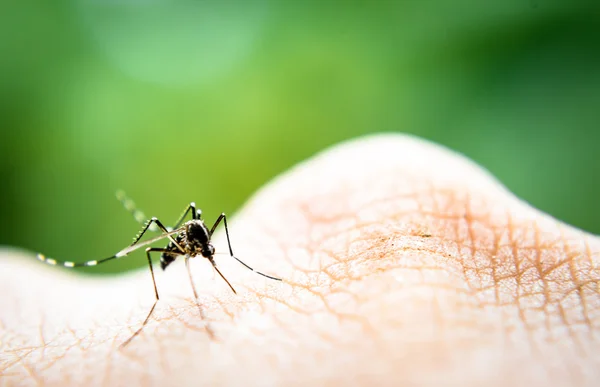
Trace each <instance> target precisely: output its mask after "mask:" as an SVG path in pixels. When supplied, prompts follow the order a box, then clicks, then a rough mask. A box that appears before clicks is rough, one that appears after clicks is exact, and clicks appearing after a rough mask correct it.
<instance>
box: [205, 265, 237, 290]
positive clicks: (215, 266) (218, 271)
mask: <svg viewBox="0 0 600 387" xmlns="http://www.w3.org/2000/svg"><path fill="white" fill-rule="evenodd" d="M210 263H211V264H212V265H213V267H214V268H215V270H216V271H217V273H219V275H220V276H221V278H223V280H224V281H225V282H227V285H229V288H231V290H232V291H233V293H234V294H237V292H236V291H235V289H234V288H233V286H231V284H230V283H229V281H228V280H227V278H225V276H224V275H223V274H222V273H221V271H220V270H219V269H218V268H217V264H216V263H215V261H214V260H212V259H210Z"/></svg>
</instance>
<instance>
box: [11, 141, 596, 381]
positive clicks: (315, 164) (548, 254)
mask: <svg viewBox="0 0 600 387" xmlns="http://www.w3.org/2000/svg"><path fill="white" fill-rule="evenodd" d="M574 200H576V199H574ZM207 222H210V221H208V220H207ZM222 231H223V230H221V231H220V233H218V234H217V235H216V237H215V239H214V245H215V247H216V248H217V250H218V251H220V252H226V250H227V249H226V246H227V245H226V240H225V236H224V233H223V232H222ZM230 235H231V241H232V246H233V248H234V253H235V254H236V256H238V257H240V258H241V259H243V260H244V261H245V262H246V263H248V264H249V265H250V266H253V267H254V268H256V269H258V270H261V271H263V272H266V273H268V274H272V275H275V276H278V277H281V278H282V279H283V282H277V281H272V280H269V279H266V278H264V277H260V276H258V275H256V274H255V273H252V272H251V271H249V270H247V269H245V268H244V267H243V266H241V265H239V264H238V263H237V262H235V261H234V260H233V259H231V258H229V257H228V256H227V255H226V254H222V255H217V256H216V261H217V264H218V266H219V268H220V270H221V271H222V272H223V273H224V274H225V276H226V277H227V278H228V279H229V280H230V281H231V283H232V284H233V286H234V287H235V288H236V289H237V291H238V295H237V296H236V295H234V294H233V293H232V292H231V291H230V290H229V288H228V287H227V285H226V284H225V283H224V282H223V281H222V280H221V279H220V278H219V277H218V276H216V275H215V274H214V272H213V271H212V270H211V269H210V265H209V263H208V262H207V261H206V260H205V259H203V258H195V259H193V260H192V261H191V268H192V272H193V274H194V281H195V283H196V285H197V288H198V292H199V295H200V296H199V297H200V298H199V300H200V302H201V304H202V305H203V308H204V313H205V315H206V320H205V321H208V324H210V328H211V329H212V330H213V331H214V332H215V335H216V338H215V339H211V338H210V337H209V335H208V334H207V332H206V330H205V325H204V322H203V321H202V319H201V318H200V317H199V312H198V309H197V307H196V304H195V303H194V301H193V297H192V291H191V287H190V284H189V282H188V278H187V274H186V273H185V266H184V265H183V262H182V260H181V259H180V260H178V261H176V262H175V263H174V264H172V265H171V266H170V267H169V268H168V269H169V270H167V271H165V272H164V273H162V272H160V270H156V274H157V283H158V290H159V293H160V295H161V300H160V301H159V303H158V306H157V308H156V311H155V314H154V316H153V318H151V320H150V322H149V323H148V325H147V326H146V327H145V328H144V329H143V330H142V332H141V333H140V334H139V335H138V336H137V337H135V338H134V339H133V340H132V341H131V342H130V343H129V344H128V345H127V346H125V347H123V348H120V347H119V346H120V344H122V343H123V342H124V341H125V340H127V338H128V337H130V335H131V333H132V332H133V331H135V330H136V329H137V328H138V327H139V326H140V323H141V321H142V320H143V319H144V317H145V315H146V313H147V311H148V309H149V308H150V306H151V305H152V302H153V301H154V299H153V297H154V295H153V290H152V283H151V279H150V274H149V273H148V270H147V269H145V270H140V271H138V272H135V273H130V274H126V275H122V276H117V277H111V278H104V277H103V278H89V277H84V276H81V275H76V274H74V273H72V272H69V271H68V269H59V268H55V267H50V266H47V265H44V264H43V263H40V262H37V261H34V260H33V259H31V257H30V256H31V255H32V254H31V253H24V252H19V251H15V250H9V249H4V250H3V251H1V252H0V255H1V259H0V294H2V296H1V298H0V341H1V342H0V375H1V376H0V384H2V385H23V386H29V385H32V386H33V385H44V386H46V385H48V386H55V385H56V386H59V385H60V386H83V385H86V386H87V385H89V386H96V385H98V386H100V385H102V386H118V385H122V386H133V385H157V386H165V385H174V386H175V385H176V386H185V385H193V386H197V385H262V386H264V385H303V386H305V385H372V384H378V385H397V386H398V385H401V386H413V385H415V386H481V385H486V386H496V385H497V386H503V385H511V386H512V385H516V386H569V385H572V386H585V385H589V386H593V385H598V379H599V378H600V367H599V366H600V364H599V363H600V361H599V360H600V355H599V354H600V345H599V344H600V285H599V284H600V282H599V279H600V271H599V269H598V263H599V257H600V242H599V240H598V238H597V237H595V236H593V235H590V234H587V233H585V232H583V231H580V230H577V229H575V228H573V227H570V226H568V225H565V224H563V223H561V222H559V221H557V220H555V219H553V218H551V217H550V216H548V215H545V214H543V213H541V212H539V211H538V210H536V209H534V208H532V207H530V206H529V205H527V204H526V203H524V202H523V201H521V200H519V199H517V198H516V197H515V196H513V195H512V194H511V193H510V192H508V191H507V190H506V189H505V188H503V187H502V185H501V184H500V183H498V182H497V181H496V180H494V179H493V178H492V177H491V176H490V175H489V174H488V173H487V172H485V171H483V170H482V169H481V168H479V167H478V166H476V165H475V164H473V163H472V162H470V161H469V160H467V159H465V158H464V157H463V156H460V155H458V154H456V153H453V152H451V151H449V150H447V149H444V148H441V147H439V146H436V145H433V144H431V143H428V142H425V141H423V140H418V139H415V138H413V137H408V136H403V135H380V136H373V137H367V138H362V139H358V140H355V141H351V142H348V143H345V144H342V145H339V146H337V147H334V148H332V149H331V150H328V151H326V152H324V153H323V154H320V155H318V156H316V157H315V158H313V159H311V160H308V161H307V162H304V163H302V164H300V165H299V166H297V167H295V168H293V169H292V170H291V171H289V172H287V173H285V174H284V175H282V176H280V177H278V178H276V179H275V180H274V181H273V182H271V183H269V184H268V185H267V186H266V187H264V188H263V189H261V190H260V191H259V192H258V193H257V194H256V195H255V196H254V197H253V198H252V199H251V200H250V201H249V203H248V204H247V205H246V206H245V207H244V208H243V210H242V211H241V212H240V213H238V214H237V215H236V216H235V217H233V218H232V219H231V220H230ZM120 247H121V246H118V247H117V249H115V251H116V250H118V248H120ZM139 254H140V255H143V253H139ZM130 259H132V258H130ZM139 259H143V258H139ZM156 266H157V268H158V265H156Z"/></svg>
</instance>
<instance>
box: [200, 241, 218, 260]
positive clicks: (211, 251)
mask: <svg viewBox="0 0 600 387" xmlns="http://www.w3.org/2000/svg"><path fill="white" fill-rule="evenodd" d="M213 255H215V248H214V246H213V245H211V244H210V243H207V244H206V246H204V247H203V248H202V256H203V257H204V258H212V256H213Z"/></svg>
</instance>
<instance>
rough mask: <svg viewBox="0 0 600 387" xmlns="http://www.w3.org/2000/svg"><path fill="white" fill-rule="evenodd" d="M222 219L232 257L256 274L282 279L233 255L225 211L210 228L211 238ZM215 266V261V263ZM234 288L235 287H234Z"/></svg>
mask: <svg viewBox="0 0 600 387" xmlns="http://www.w3.org/2000/svg"><path fill="white" fill-rule="evenodd" d="M221 221H222V222H223V224H225V235H226V236H227V246H228V247H229V254H230V255H231V256H232V257H233V258H234V259H235V260H236V261H238V262H239V263H241V264H242V265H244V266H246V268H247V269H250V270H252V271H253V272H255V273H256V274H259V275H262V276H263V277H267V278H270V279H272V280H275V281H281V278H277V277H272V276H270V275H267V274H264V273H261V272H260V271H258V270H254V269H253V268H251V267H250V266H248V265H246V264H245V263H244V262H242V260H240V259H239V258H237V257H236V256H235V255H233V250H232V249H231V240H230V239H229V227H227V215H225V213H222V214H221V215H219V217H218V218H217V220H216V221H215V224H213V226H212V227H211V229H210V231H209V233H208V235H209V238H210V237H212V234H213V233H214V232H215V229H216V228H217V226H218V225H219V224H220V223H221ZM213 266H214V263H213ZM214 267H215V269H217V267H216V266H214ZM217 272H218V273H219V274H221V273H220V272H219V270H218V269H217ZM221 277H223V275H222V274H221ZM223 279H225V277H223ZM225 281H227V280H225ZM228 283H229V282H228ZM229 286H231V285H229ZM232 289H233V288H232ZM234 292H235V290H234Z"/></svg>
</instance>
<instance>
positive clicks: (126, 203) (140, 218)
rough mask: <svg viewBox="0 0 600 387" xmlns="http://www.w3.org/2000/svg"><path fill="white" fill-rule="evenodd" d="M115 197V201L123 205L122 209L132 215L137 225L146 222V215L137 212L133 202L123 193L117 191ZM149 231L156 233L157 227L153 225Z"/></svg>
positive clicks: (139, 211)
mask: <svg viewBox="0 0 600 387" xmlns="http://www.w3.org/2000/svg"><path fill="white" fill-rule="evenodd" d="M116 196H117V200H118V201H120V202H121V204H122V205H123V207H124V208H125V209H126V210H127V211H128V212H129V213H131V215H133V218H134V219H135V220H136V221H137V222H138V223H139V224H142V225H143V224H144V223H145V222H146V220H147V219H148V218H147V217H146V215H144V213H143V212H142V211H141V210H139V209H138V208H137V207H136V206H135V202H134V201H133V200H131V198H129V197H128V196H127V195H126V194H125V192H124V191H121V190H119V191H117V193H116ZM150 231H158V227H157V226H156V225H155V224H153V225H152V226H151V227H150Z"/></svg>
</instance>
